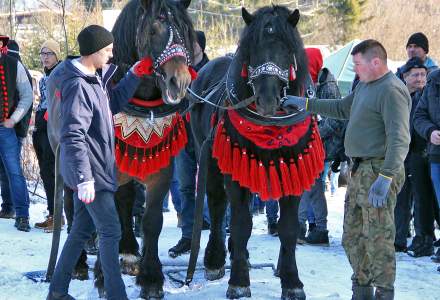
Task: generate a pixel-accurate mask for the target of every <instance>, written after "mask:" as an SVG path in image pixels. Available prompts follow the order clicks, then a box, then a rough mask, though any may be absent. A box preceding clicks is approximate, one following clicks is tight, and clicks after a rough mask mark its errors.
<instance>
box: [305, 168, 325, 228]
mask: <svg viewBox="0 0 440 300" xmlns="http://www.w3.org/2000/svg"><path fill="white" fill-rule="evenodd" d="M321 176H322V174H321ZM309 205H310V206H311V207H312V210H313V214H314V216H315V223H316V228H317V229H318V230H327V215H328V211H327V201H326V199H325V194H324V187H323V184H322V178H318V179H316V181H315V185H313V187H312V189H311V190H310V191H306V192H304V193H303V194H302V196H301V201H300V203H299V211H298V219H299V223H300V225H303V224H305V223H306V220H307V219H308V218H310V216H309V212H308V210H309Z"/></svg>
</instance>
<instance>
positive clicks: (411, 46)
mask: <svg viewBox="0 0 440 300" xmlns="http://www.w3.org/2000/svg"><path fill="white" fill-rule="evenodd" d="M428 53H429V41H428V38H427V37H426V35H425V34H424V33H422V32H416V33H413V34H412V35H411V36H410V37H409V38H408V41H407V42H406V54H407V55H408V59H410V58H413V57H415V56H417V57H418V58H420V59H421V60H422V61H423V64H424V65H425V67H426V69H427V70H428V74H429V73H430V72H431V71H433V70H436V69H438V66H437V63H436V62H435V61H434V60H433V59H432V58H431V57H429V56H428ZM402 67H403V66H402ZM402 67H400V68H398V69H397V72H396V76H397V77H399V78H400V79H401V80H404V78H403V70H401V68H402Z"/></svg>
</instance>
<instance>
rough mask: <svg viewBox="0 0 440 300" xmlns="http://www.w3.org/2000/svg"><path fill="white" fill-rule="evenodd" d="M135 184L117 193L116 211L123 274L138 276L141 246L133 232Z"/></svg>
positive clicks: (131, 182)
mask: <svg viewBox="0 0 440 300" xmlns="http://www.w3.org/2000/svg"><path fill="white" fill-rule="evenodd" d="M134 196H135V186H134V182H133V181H130V182H129V183H127V184H124V185H121V186H120V187H119V188H118V190H117V192H116V193H115V203H116V209H117V210H118V215H119V221H120V222H121V231H122V237H121V240H120V242H119V253H121V256H122V258H121V272H122V274H128V275H132V276H136V275H137V274H138V272H139V256H138V252H139V244H138V242H137V240H136V237H135V236H134V232H133V214H132V210H133V203H134Z"/></svg>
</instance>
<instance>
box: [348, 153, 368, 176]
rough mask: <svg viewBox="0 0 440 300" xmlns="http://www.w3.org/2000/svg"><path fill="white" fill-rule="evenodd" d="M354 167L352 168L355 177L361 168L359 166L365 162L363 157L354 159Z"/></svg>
mask: <svg viewBox="0 0 440 300" xmlns="http://www.w3.org/2000/svg"><path fill="white" fill-rule="evenodd" d="M351 159H352V161H353V166H352V167H351V174H352V175H354V173H356V171H357V169H358V168H359V164H360V163H361V162H363V161H364V160H365V158H363V157H352V158H351Z"/></svg>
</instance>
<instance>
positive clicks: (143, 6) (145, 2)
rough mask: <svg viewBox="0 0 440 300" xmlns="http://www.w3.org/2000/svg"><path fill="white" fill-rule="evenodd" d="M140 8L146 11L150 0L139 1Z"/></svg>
mask: <svg viewBox="0 0 440 300" xmlns="http://www.w3.org/2000/svg"><path fill="white" fill-rule="evenodd" d="M139 2H140V3H141V6H142V8H143V9H144V10H145V11H146V10H147V9H148V7H149V6H150V5H151V0H139Z"/></svg>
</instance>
